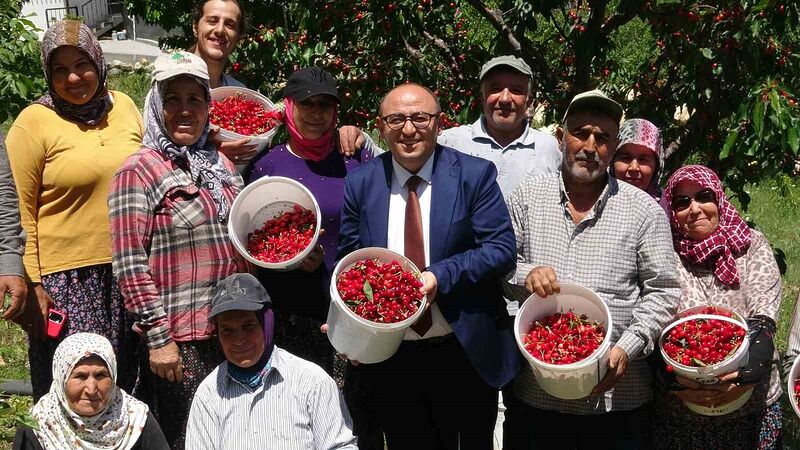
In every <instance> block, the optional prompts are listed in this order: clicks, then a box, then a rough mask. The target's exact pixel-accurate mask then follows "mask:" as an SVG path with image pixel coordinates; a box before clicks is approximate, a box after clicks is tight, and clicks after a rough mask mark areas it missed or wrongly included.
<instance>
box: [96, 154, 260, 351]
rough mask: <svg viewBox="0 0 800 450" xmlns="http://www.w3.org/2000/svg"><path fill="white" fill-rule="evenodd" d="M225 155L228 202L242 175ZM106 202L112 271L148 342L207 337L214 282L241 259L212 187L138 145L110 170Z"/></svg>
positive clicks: (236, 267) (157, 343)
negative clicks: (116, 168) (229, 177)
mask: <svg viewBox="0 0 800 450" xmlns="http://www.w3.org/2000/svg"><path fill="white" fill-rule="evenodd" d="M224 162H225V166H226V167H227V168H228V169H229V170H230V172H231V174H232V179H233V185H232V186H226V187H225V189H224V190H225V195H226V196H227V198H228V201H229V202H230V203H229V204H232V203H233V199H234V197H235V196H236V194H238V193H239V191H240V190H241V187H242V184H243V183H242V179H241V177H240V176H239V175H238V173H237V172H236V169H235V168H234V166H233V164H231V162H230V161H228V160H227V159H224ZM108 207H109V214H110V220H111V237H112V242H113V266H114V275H115V276H116V277H117V280H119V284H120V289H121V290H122V295H123V296H124V298H125V307H126V308H127V309H128V311H130V312H131V313H132V314H133V315H134V317H135V319H136V323H135V325H134V328H135V329H136V331H137V332H139V333H141V334H142V335H143V336H144V337H145V339H146V341H147V345H148V346H149V347H150V348H158V347H162V346H164V345H166V344H168V343H169V342H170V341H172V340H175V341H196V340H203V339H208V338H210V337H211V336H212V333H213V326H212V324H211V323H209V321H208V313H209V310H210V308H211V296H212V293H213V291H214V286H215V285H216V284H217V282H218V281H220V280H222V279H223V278H225V277H227V276H228V275H231V274H233V273H236V272H239V271H240V270H239V268H242V269H246V266H245V265H243V264H242V263H241V258H240V257H239V255H238V254H237V253H236V250H235V249H234V247H233V245H232V244H231V242H230V241H229V240H228V227H227V226H226V225H225V224H222V223H219V222H218V221H217V219H216V217H217V206H216V204H215V203H214V200H213V199H212V198H211V194H210V193H209V191H208V190H206V189H200V188H198V186H197V185H196V184H195V183H194V181H192V179H191V175H190V173H189V171H188V170H184V169H183V168H181V167H180V166H178V165H176V164H175V163H173V162H172V161H170V160H169V159H168V158H166V157H165V156H164V155H163V154H161V153H160V152H158V151H157V150H153V149H149V148H142V149H141V150H140V151H139V152H138V153H136V154H134V155H132V156H131V157H129V158H128V159H127V160H126V161H125V164H124V165H123V166H122V167H121V168H120V169H119V171H117V174H116V175H115V176H114V179H113V180H112V182H111V191H110V193H109V198H108ZM243 271H244V270H243Z"/></svg>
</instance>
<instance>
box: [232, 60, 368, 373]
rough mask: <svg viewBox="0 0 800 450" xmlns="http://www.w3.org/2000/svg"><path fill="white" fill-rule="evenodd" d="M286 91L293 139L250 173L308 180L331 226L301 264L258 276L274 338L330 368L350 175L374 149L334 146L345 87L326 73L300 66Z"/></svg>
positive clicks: (251, 176)
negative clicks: (330, 327)
mask: <svg viewBox="0 0 800 450" xmlns="http://www.w3.org/2000/svg"><path fill="white" fill-rule="evenodd" d="M283 95H284V104H285V105H286V111H285V122H286V128H287V131H288V135H289V140H288V142H286V143H285V144H279V145H276V146H275V147H273V148H271V149H270V150H269V151H268V152H267V153H265V154H263V155H262V156H260V157H259V158H258V159H256V160H255V161H254V163H253V164H252V166H251V168H250V170H249V172H246V173H245V178H246V180H247V183H252V182H254V181H256V180H258V179H259V178H261V177H265V176H282V177H288V178H292V179H294V180H297V181H299V182H300V183H302V184H303V185H304V186H305V187H307V188H308V189H309V190H310V191H311V193H312V194H313V195H314V197H315V198H316V199H317V202H318V203H319V207H320V212H321V213H322V228H323V229H324V230H325V233H324V234H323V235H322V236H321V237H320V240H319V244H320V245H318V246H317V248H316V249H314V251H313V252H312V253H311V255H310V256H309V257H308V258H307V259H306V260H305V261H304V262H303V264H302V266H301V267H300V268H299V269H297V270H294V271H291V272H273V271H268V270H260V271H259V273H258V277H259V279H260V280H261V282H262V283H263V284H264V287H266V289H267V291H268V292H269V294H270V297H272V302H273V305H274V311H275V314H276V316H277V320H276V323H277V328H276V330H275V342H276V343H277V344H278V345H280V346H281V347H283V348H285V349H286V350H288V351H290V352H292V353H294V354H296V355H298V356H300V357H302V358H305V359H307V360H309V361H312V362H315V363H317V364H319V365H320V366H321V367H322V368H324V369H325V370H326V371H328V373H332V367H333V366H332V365H333V361H334V360H333V349H332V347H331V345H330V343H329V342H328V339H327V338H326V337H325V336H324V335H323V334H321V333H320V332H319V327H320V325H321V324H322V323H323V322H324V321H325V318H326V317H327V316H328V304H329V303H330V284H329V283H330V276H331V272H332V271H333V268H334V267H333V265H334V262H335V257H336V246H337V244H338V239H339V220H340V216H341V211H342V206H343V203H344V179H345V177H346V176H347V174H348V173H349V172H350V171H352V170H354V169H355V168H357V167H359V166H360V165H361V164H362V163H363V162H364V161H366V160H368V159H370V155H368V154H366V153H365V154H361V153H357V154H355V155H354V156H353V157H352V158H346V157H344V156H342V155H341V154H339V153H338V152H337V151H336V150H335V144H334V130H335V128H336V114H337V109H338V105H339V94H338V92H337V90H336V84H335V82H334V79H333V77H332V76H331V75H330V74H329V73H328V72H326V71H324V70H322V69H319V68H306V69H300V70H298V71H297V72H295V73H293V74H292V75H291V76H290V77H289V79H288V80H287V82H286V87H285V88H284V90H283Z"/></svg>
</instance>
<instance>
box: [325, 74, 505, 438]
mask: <svg viewBox="0 0 800 450" xmlns="http://www.w3.org/2000/svg"><path fill="white" fill-rule="evenodd" d="M379 114H380V115H379V117H378V119H377V124H378V127H379V129H380V132H381V135H382V137H383V139H384V140H385V141H386V142H387V144H388V146H389V150H390V151H389V152H387V153H384V154H383V155H381V156H380V157H378V158H376V159H373V160H372V161H370V162H369V163H367V164H366V165H362V166H361V167H360V168H359V169H358V170H356V171H354V172H353V173H351V174H349V175H348V178H347V181H346V184H345V203H344V207H343V209H342V222H341V228H340V234H339V250H338V255H337V256H338V258H339V259H341V258H342V257H344V256H345V255H347V254H348V253H350V252H352V251H354V250H356V249H359V248H363V247H372V246H376V247H386V248H389V249H390V250H394V251H396V252H398V253H401V254H404V255H406V256H407V257H408V258H409V259H411V260H412V261H414V263H415V264H416V265H417V266H418V267H419V268H420V269H421V270H423V273H422V277H423V279H424V286H423V287H422V290H423V292H425V293H426V294H427V296H428V300H429V302H431V306H430V308H429V310H428V311H427V312H426V313H425V314H423V316H422V317H421V318H420V319H419V320H418V321H417V322H416V323H415V324H414V325H412V328H411V329H409V330H408V331H407V333H406V336H405V340H404V341H403V343H402V344H401V345H400V349H399V350H398V351H397V353H395V354H394V355H393V356H392V357H391V358H389V359H388V360H386V361H384V362H381V363H378V364H361V365H358V366H356V367H354V368H352V370H351V373H352V372H355V374H356V375H357V376H358V377H359V379H360V383H362V384H363V389H364V390H365V391H369V393H370V398H369V401H368V402H365V405H364V406H363V407H364V408H368V409H369V412H370V414H371V415H373V416H375V417H376V418H377V419H378V422H379V423H380V425H382V427H383V430H384V432H385V435H386V443H387V444H388V448H389V449H390V450H398V449H401V450H402V449H422V448H437V449H453V450H455V449H490V448H492V446H493V430H494V425H495V421H496V418H497V398H498V389H499V388H500V387H501V386H503V385H505V384H506V383H507V382H509V381H510V380H511V379H512V378H513V377H514V375H515V374H516V372H517V370H518V369H519V354H518V351H517V349H516V346H515V344H514V340H513V336H512V334H511V331H510V323H509V320H508V319H509V318H508V315H507V313H506V311H505V307H504V304H503V301H502V294H501V290H500V284H499V280H500V279H501V278H502V277H503V276H504V275H505V274H507V273H508V272H509V271H510V270H512V269H513V267H514V234H513V230H512V228H511V222H510V220H509V217H508V209H507V208H506V205H505V202H503V196H502V194H501V192H500V188H499V187H498V185H497V182H496V181H495V178H496V176H497V171H496V169H495V167H494V165H493V164H492V163H490V162H489V161H486V160H483V159H480V158H475V157H472V156H469V155H465V154H463V153H460V152H457V151H455V150H453V149H451V148H447V147H443V146H441V145H438V144H437V143H436V137H437V135H438V131H439V127H440V124H441V122H440V121H441V117H442V113H441V109H440V107H439V103H438V100H437V99H436V96H435V95H434V94H433V93H432V92H431V91H430V90H428V89H427V88H425V87H423V86H420V85H417V84H411V83H409V84H404V85H400V86H398V87H396V88H394V89H393V90H391V91H390V92H389V93H388V94H387V95H386V97H384V99H383V101H382V102H381V105H380V109H379Z"/></svg>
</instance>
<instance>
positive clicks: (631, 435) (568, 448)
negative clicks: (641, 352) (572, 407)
mask: <svg viewBox="0 0 800 450" xmlns="http://www.w3.org/2000/svg"><path fill="white" fill-rule="evenodd" d="M503 404H505V406H506V412H505V421H504V422H503V449H504V450H533V449H536V450H540V449H545V450H549V449H559V450H572V449H575V450H578V449H587V450H597V449H608V450H639V449H649V448H651V445H650V427H651V424H652V421H653V408H652V404H651V403H646V404H645V405H643V406H640V407H639V408H636V409H632V410H630V411H619V412H610V413H605V414H597V415H586V416H581V415H575V414H562V413H559V412H556V411H549V410H544V409H538V408H534V407H532V406H529V405H527V404H525V403H523V402H522V401H521V400H519V399H518V398H516V397H514V395H513V393H512V390H511V389H503Z"/></svg>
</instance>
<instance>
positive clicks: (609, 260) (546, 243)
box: [505, 172, 681, 415]
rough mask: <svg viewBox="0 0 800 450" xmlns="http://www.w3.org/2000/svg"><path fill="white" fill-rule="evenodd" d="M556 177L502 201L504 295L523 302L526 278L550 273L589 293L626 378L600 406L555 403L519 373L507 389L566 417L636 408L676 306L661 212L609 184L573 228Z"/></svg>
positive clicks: (645, 394) (646, 395) (644, 397)
mask: <svg viewBox="0 0 800 450" xmlns="http://www.w3.org/2000/svg"><path fill="white" fill-rule="evenodd" d="M567 201H568V197H567V193H566V189H565V188H564V183H563V180H562V177H561V172H557V173H554V174H548V175H543V176H541V177H537V178H529V179H528V180H526V181H525V182H524V183H523V184H522V185H521V186H520V187H519V188H518V189H517V190H516V191H515V192H514V194H512V195H511V197H510V198H509V205H508V206H509V209H510V212H511V221H512V223H513V225H514V231H515V233H516V238H517V270H516V272H515V273H514V274H513V276H512V277H511V278H510V279H509V282H508V283H506V285H505V288H506V294H507V295H508V296H509V298H511V299H513V300H520V301H522V300H524V299H525V298H526V297H527V296H528V295H529V293H528V292H527V291H526V289H525V287H524V286H525V277H526V276H527V275H528V273H529V272H530V271H531V270H532V269H533V268H534V267H537V266H550V267H552V268H553V269H554V270H555V272H556V276H557V277H558V279H559V281H562V282H570V283H577V284H580V285H583V286H585V287H587V288H589V289H592V290H593V291H594V292H596V293H597V294H598V295H599V296H600V297H601V298H602V299H603V300H604V301H605V302H606V304H607V305H608V307H609V309H610V310H611V315H612V319H613V328H612V330H611V331H610V332H611V341H612V342H613V343H615V344H616V345H617V346H619V347H621V348H622V349H624V350H625V351H626V352H627V354H628V356H629V363H628V367H627V370H626V372H625V376H624V377H623V378H622V379H620V380H619V381H618V382H617V384H616V386H615V387H614V389H612V390H610V391H608V392H606V393H605V394H604V395H603V396H600V398H592V399H589V400H587V399H581V400H561V399H558V398H555V397H552V396H550V395H548V394H547V393H545V392H544V391H543V390H542V389H541V388H540V387H539V386H538V384H537V383H536V381H535V379H534V376H533V373H532V371H531V369H530V367H528V366H525V368H523V370H522V371H521V372H520V374H519V375H518V376H517V379H516V380H515V383H514V390H515V392H516V395H517V396H518V397H519V398H520V399H522V400H523V401H524V402H526V403H528V404H529V405H531V406H534V407H536V408H541V409H547V410H556V411H559V412H562V413H569V414H583V415H586V414H599V413H604V412H608V411H624V410H631V409H634V408H637V407H639V406H641V405H642V404H644V403H645V402H647V401H648V400H650V399H651V398H652V396H653V391H652V387H651V384H652V380H651V376H650V372H649V370H648V366H647V364H646V362H645V359H644V358H645V356H646V355H647V354H649V353H650V352H652V351H653V348H654V346H655V345H656V344H657V341H658V336H659V334H660V332H661V329H662V328H663V326H664V325H665V324H666V323H667V322H668V321H669V320H670V319H671V318H672V317H673V316H674V314H675V312H676V308H677V306H678V301H679V298H680V293H681V290H680V284H679V281H678V275H677V272H676V257H675V253H674V252H673V249H672V237H671V235H670V229H669V224H668V222H667V218H666V216H665V214H664V211H662V209H661V208H660V207H659V206H658V204H657V203H656V202H655V201H654V200H653V199H652V198H651V197H650V196H649V195H648V194H647V193H646V192H644V191H642V190H640V189H638V188H635V187H633V186H631V185H629V184H626V183H619V182H617V180H616V179H614V178H609V180H608V184H607V185H606V187H605V189H604V190H603V193H602V194H601V195H600V198H599V199H598V200H597V202H596V203H595V205H594V208H593V209H592V210H591V211H590V212H589V214H588V215H587V216H586V217H585V218H584V219H583V220H582V221H581V223H580V224H577V225H576V224H575V223H574V222H573V221H572V217H571V216H570V213H569V210H568V208H567Z"/></svg>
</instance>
